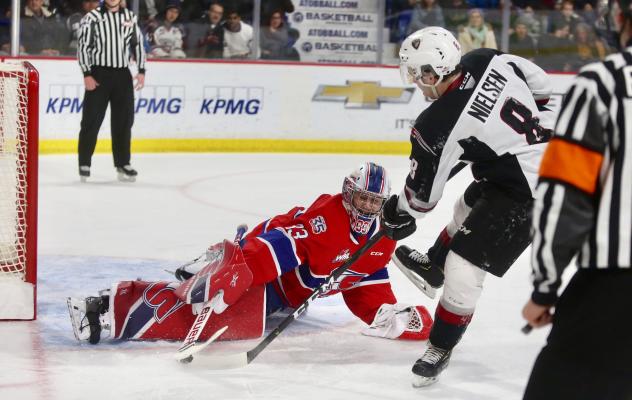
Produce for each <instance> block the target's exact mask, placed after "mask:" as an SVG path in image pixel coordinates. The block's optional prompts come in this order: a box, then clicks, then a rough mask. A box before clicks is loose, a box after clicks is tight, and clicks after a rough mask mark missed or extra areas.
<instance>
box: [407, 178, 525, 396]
mask: <svg viewBox="0 0 632 400" xmlns="http://www.w3.org/2000/svg"><path fill="white" fill-rule="evenodd" d="M480 188H481V192H480V197H479V198H478V200H477V201H476V202H475V203H474V205H473V207H472V210H471V212H470V213H469V215H468V216H467V218H466V219H465V221H464V222H463V224H462V225H461V226H459V228H458V229H457V232H456V234H455V235H454V237H453V238H452V241H451V243H450V251H449V253H448V256H447V258H446V261H445V287H444V291H443V295H442V297H441V299H440V301H439V304H438V306H437V310H436V312H435V324H434V326H433V327H432V330H431V332H430V340H429V346H428V350H427V351H426V354H424V356H422V358H421V359H420V360H418V362H417V363H416V364H415V367H413V373H414V374H415V378H414V379H415V383H414V384H415V385H417V386H424V385H428V384H431V383H433V382H434V381H436V379H437V377H438V375H439V373H441V371H442V370H443V369H444V368H445V367H446V366H447V362H448V360H449V358H450V355H451V352H452V349H453V348H454V347H455V346H456V345H457V343H458V342H459V340H460V338H461V337H462V335H463V333H464V332H465V330H466V329H467V327H468V325H469V322H470V320H471V318H472V315H473V313H474V309H475V307H476V303H477V301H478V299H479V297H480V295H481V292H482V283H483V279H484V277H485V274H486V272H489V273H491V274H493V275H495V276H498V277H502V276H503V275H504V273H505V272H506V271H507V270H508V269H509V267H510V266H511V265H512V264H513V263H514V261H515V260H516V258H518V256H520V254H522V252H523V251H524V250H525V249H526V248H527V246H528V245H529V243H530V240H531V239H530V229H531V207H532V199H530V198H519V197H517V196H514V195H510V194H507V193H505V192H504V191H502V190H500V189H498V188H497V187H496V186H494V185H492V184H486V183H484V184H481V186H480Z"/></svg>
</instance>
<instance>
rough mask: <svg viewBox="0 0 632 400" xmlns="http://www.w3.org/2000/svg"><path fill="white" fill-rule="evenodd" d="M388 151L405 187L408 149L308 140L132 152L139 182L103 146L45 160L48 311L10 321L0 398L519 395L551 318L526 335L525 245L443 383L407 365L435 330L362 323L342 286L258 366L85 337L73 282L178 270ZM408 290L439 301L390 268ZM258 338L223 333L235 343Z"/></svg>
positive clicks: (423, 226)
mask: <svg viewBox="0 0 632 400" xmlns="http://www.w3.org/2000/svg"><path fill="white" fill-rule="evenodd" d="M366 160H372V161H375V162H378V163H381V164H382V165H384V166H385V167H386V168H387V169H388V170H389V172H390V173H391V176H392V178H393V188H394V189H393V190H394V191H397V192H398V191H399V190H400V189H401V187H402V185H403V182H404V179H405V177H406V174H407V173H408V160H407V159H406V157H404V156H369V155H353V156H351V155H304V154H143V155H135V156H134V159H133V165H134V166H135V167H136V168H137V169H138V171H139V178H138V181H137V182H136V183H133V184H129V183H128V184H123V183H119V182H117V181H116V174H115V171H114V168H113V166H112V162H111V157H110V156H109V155H97V156H95V157H94V160H93V168H92V174H93V177H92V178H91V179H90V182H89V183H87V184H81V183H79V177H78V174H77V166H76V156H66V155H64V156H43V157H41V158H40V208H39V282H38V319H37V321H35V322H3V323H0V399H1V400H13V399H16V400H18V399H20V400H30V399H33V400H36V399H37V400H39V399H42V400H57V399H59V400H67V399H82V400H83V399H90V400H97V399H116V400H147V399H167V400H176V399H177V400H187V399H210V400H215V399H217V400H228V399H361V400H369V399H420V398H427V399H460V400H491V399H502V400H507V399H520V398H521V396H522V391H523V388H524V386H525V383H526V381H527V378H528V375H529V372H530V369H531V365H532V363H533V360H534V359H535V357H536V355H537V353H538V351H539V349H540V347H541V346H542V345H543V343H544V341H545V337H546V333H547V330H538V331H534V332H533V333H532V334H531V335H529V336H524V335H523V334H522V333H520V327H521V326H522V325H523V321H522V319H521V318H520V310H521V308H522V305H523V304H524V302H525V301H526V299H527V298H528V296H529V266H528V257H527V256H528V254H524V255H523V256H522V257H521V258H520V259H519V260H518V261H517V263H516V264H515V265H514V267H513V268H512V269H511V270H510V271H509V272H508V273H507V275H506V276H505V277H504V278H503V279H498V278H495V277H493V276H489V277H488V278H487V280H486V282H485V290H484V291H483V295H482V298H481V299H480V302H479V307H478V309H477V312H476V314H475V316H474V319H473V321H472V324H471V325H470V328H469V330H468V331H467V333H466V334H465V336H464V338H463V340H462V342H461V344H460V345H459V346H458V347H457V349H456V350H455V352H454V354H453V357H452V360H451V365H450V366H449V367H448V369H447V370H446V371H445V373H444V374H443V375H442V377H441V380H440V381H439V382H438V383H437V384H436V385H434V386H431V387H429V388H425V389H414V388H412V386H411V372H410V370H411V367H412V364H413V363H414V361H415V360H416V359H417V358H419V356H420V355H421V354H422V353H423V350H424V348H425V343H423V342H422V343H419V342H405V341H391V340H385V339H377V338H370V337H365V336H362V335H361V334H360V333H359V332H360V330H361V328H362V326H363V323H362V322H361V321H359V320H357V319H356V318H355V317H354V316H353V315H351V313H350V312H349V311H348V310H347V309H346V307H345V305H344V303H343V302H342V300H341V298H340V297H338V296H335V297H332V298H327V299H322V300H319V301H318V302H317V303H315V304H314V305H313V306H312V307H311V308H310V309H309V310H308V312H307V313H306V314H305V315H304V316H303V317H302V318H301V319H300V320H298V321H295V322H294V323H293V324H292V325H291V326H290V327H289V328H288V329H287V330H286V331H285V332H283V334H282V335H281V336H280V337H278V338H277V340H276V341H275V342H274V343H273V344H271V345H270V346H269V347H268V348H267V349H266V350H265V351H264V352H263V353H261V355H260V356H259V357H258V358H257V359H256V360H255V361H254V362H253V363H252V364H251V365H249V366H247V367H245V368H242V369H236V370H228V371H219V372H218V371H209V370H207V369H205V368H204V362H203V361H204V360H203V357H198V359H196V360H195V361H194V362H193V363H192V364H190V365H181V364H179V363H177V362H176V361H174V359H173V353H174V351H175V350H176V349H177V347H178V345H177V344H175V343H168V342H151V343H140V342H123V343H102V344H99V345H98V346H90V345H88V344H86V343H81V344H80V343H79V342H77V341H76V340H75V339H74V337H73V334H72V329H71V325H70V322H69V320H68V315H67V310H66V304H65V298H66V297H67V296H87V295H95V294H96V293H97V290H99V289H103V288H106V287H109V286H110V285H111V284H112V283H113V282H115V281H117V280H128V279H135V278H138V277H142V278H144V279H169V278H170V276H169V275H168V274H167V273H166V272H164V271H163V269H174V268H175V267H177V266H178V265H180V264H182V263H184V262H186V261H189V260H191V259H193V258H195V257H197V256H198V255H199V254H200V253H201V252H202V251H203V250H204V249H205V248H206V247H207V246H208V245H209V244H211V243H214V242H217V241H220V240H221V239H223V238H232V236H233V234H234V229H235V227H236V226H237V225H238V224H239V223H242V222H245V223H247V224H249V226H251V227H253V226H255V225H256V224H257V223H258V222H259V221H260V220H262V219H264V218H266V217H268V216H271V215H274V214H276V213H281V212H285V211H287V210H289V209H290V208H291V207H293V206H295V205H299V204H300V205H308V204H310V202H311V201H312V200H313V199H314V198H315V197H316V196H317V195H318V194H320V193H335V192H337V191H339V190H340V188H341V185H342V179H343V177H344V175H345V174H346V173H348V172H350V171H351V170H352V169H353V168H354V167H355V166H356V165H358V164H359V163H361V162H363V161H366ZM470 179H471V177H470V176H469V172H467V171H464V172H462V173H461V174H459V175H458V176H457V177H456V178H454V179H453V180H452V181H451V182H450V183H449V184H448V185H447V187H446V191H445V194H444V198H443V199H442V201H441V203H440V204H439V206H438V207H437V209H436V210H435V211H434V212H433V213H432V214H431V215H430V216H428V217H427V218H426V219H424V220H420V221H418V227H419V228H418V231H417V232H416V233H415V234H414V235H413V236H412V237H410V238H408V239H406V240H405V241H403V242H402V243H405V244H408V245H409V246H412V247H416V248H418V249H422V250H425V249H426V248H427V247H428V246H429V245H430V244H431V243H432V241H433V240H434V238H435V235H436V234H437V233H438V232H439V231H440V229H441V228H442V227H443V225H444V224H445V223H446V222H447V221H448V220H449V218H450V216H451V212H452V205H453V203H454V200H455V199H456V197H457V196H458V195H459V194H460V193H461V192H462V190H463V189H464V188H465V186H466V185H467V184H468V183H469V180H470ZM389 270H390V274H391V279H392V281H393V287H394V291H395V293H396V295H397V296H398V298H399V300H400V301H402V302H408V303H415V304H423V305H425V306H426V307H428V308H429V309H430V310H431V312H433V310H434V306H435V303H436V301H431V300H429V299H428V298H426V297H425V296H424V295H422V294H421V293H420V292H419V291H418V290H417V289H416V288H415V287H414V286H413V285H412V284H411V283H410V282H408V281H407V280H406V278H405V277H404V276H403V275H402V274H401V273H400V272H399V270H398V269H397V268H396V267H395V266H390V267H389ZM256 343H257V341H247V342H230V343H228V342H219V343H215V344H212V345H211V346H210V347H209V348H208V349H207V350H206V352H208V353H210V352H223V353H230V352H234V351H243V350H247V349H249V348H251V347H252V346H254V344H256Z"/></svg>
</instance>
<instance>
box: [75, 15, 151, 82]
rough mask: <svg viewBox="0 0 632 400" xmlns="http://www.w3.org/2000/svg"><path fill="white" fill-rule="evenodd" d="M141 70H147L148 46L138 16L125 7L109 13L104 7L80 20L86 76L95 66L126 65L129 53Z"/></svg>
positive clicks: (80, 51)
mask: <svg viewBox="0 0 632 400" xmlns="http://www.w3.org/2000/svg"><path fill="white" fill-rule="evenodd" d="M131 51H133V52H134V59H135V60H136V63H137V65H138V71H139V72H140V73H144V72H145V58H146V56H145V48H144V46H143V38H142V32H141V30H140V27H139V26H138V22H137V18H136V16H135V15H134V13H132V12H131V11H130V10H128V9H125V8H122V9H120V10H119V11H117V12H109V11H107V9H106V8H105V7H99V8H97V9H95V10H92V11H90V12H89V13H88V14H86V15H85V16H84V17H83V19H82V20H81V31H80V33H79V45H78V49H77V53H78V54H77V57H78V58H79V65H80V66H81V70H82V71H83V74H84V76H85V75H90V70H91V68H92V67H94V66H101V67H112V68H126V67H127V66H129V61H130V56H131V55H130V52H131Z"/></svg>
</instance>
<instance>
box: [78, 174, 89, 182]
mask: <svg viewBox="0 0 632 400" xmlns="http://www.w3.org/2000/svg"><path fill="white" fill-rule="evenodd" d="M79 180H80V181H81V183H86V182H88V177H87V176H80V177H79Z"/></svg>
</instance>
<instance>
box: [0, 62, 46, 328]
mask: <svg viewBox="0 0 632 400" xmlns="http://www.w3.org/2000/svg"><path fill="white" fill-rule="evenodd" d="M38 90H39V79H38V73H37V70H35V68H33V66H32V65H31V64H29V63H27V62H18V61H13V62H6V61H5V62H0V320H33V319H35V316H36V311H35V310H36V309H35V296H36V283H37V154H38V151H37V150H38Z"/></svg>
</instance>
